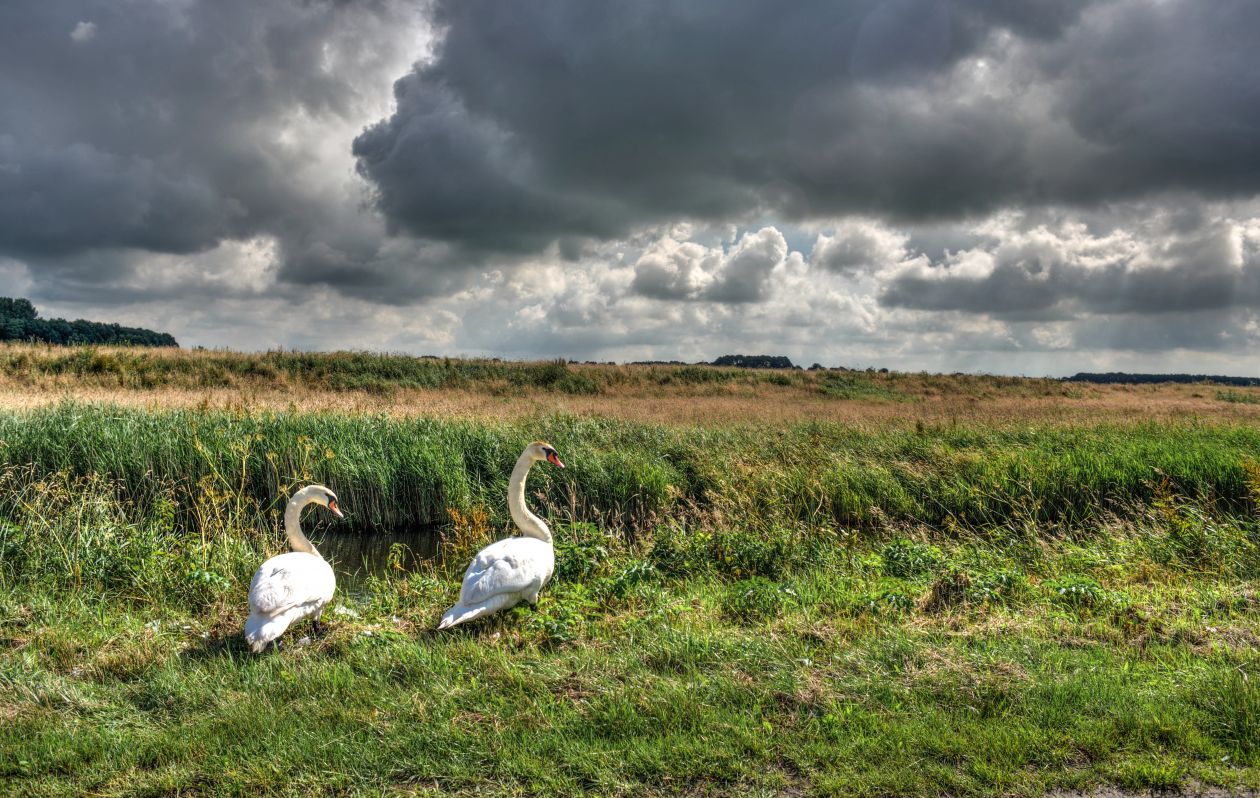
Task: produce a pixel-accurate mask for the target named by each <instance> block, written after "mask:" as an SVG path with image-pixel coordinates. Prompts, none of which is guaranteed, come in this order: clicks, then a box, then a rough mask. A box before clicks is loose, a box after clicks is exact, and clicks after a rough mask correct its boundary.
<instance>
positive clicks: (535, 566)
mask: <svg viewBox="0 0 1260 798" xmlns="http://www.w3.org/2000/svg"><path fill="white" fill-rule="evenodd" d="M546 549H547V544H545V543H543V542H542V541H541V540H534V539H533V538H508V539H507V540H500V541H499V542H498V543H491V544H490V545H489V546H486V547H485V548H484V549H482V550H481V551H480V552H479V553H478V554H477V556H476V557H475V558H473V561H472V564H471V565H469V566H468V570H467V571H466V572H464V584H463V587H462V588H460V591H459V603H460V604H463V605H465V606H469V605H472V604H480V603H481V602H483V601H486V600H487V599H489V598H492V597H493V596H498V595H503V594H505V593H522V592H525V591H526V590H531V591H532V590H534V589H537V588H538V587H540V586H541V585H542V583H543V582H545V581H546V579H547V576H548V574H546V554H548V553H549V552H547V551H546Z"/></svg>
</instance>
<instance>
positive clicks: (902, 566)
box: [879, 538, 944, 579]
mask: <svg viewBox="0 0 1260 798" xmlns="http://www.w3.org/2000/svg"><path fill="white" fill-rule="evenodd" d="M879 555H880V557H881V558H882V559H883V562H884V573H886V574H888V575H889V576H895V577H898V578H900V579H912V578H914V577H917V576H922V575H924V574H926V573H929V572H931V571H934V570H936V569H937V568H938V567H939V566H940V564H941V562H942V561H943V560H944V556H943V555H942V554H941V550H940V549H938V548H937V547H935V546H929V545H927V544H924V543H916V542H915V541H913V540H907V539H906V538H897V539H896V540H894V541H893V542H891V543H889V544H888V545H887V546H884V548H883V549H881V550H880V552H879Z"/></svg>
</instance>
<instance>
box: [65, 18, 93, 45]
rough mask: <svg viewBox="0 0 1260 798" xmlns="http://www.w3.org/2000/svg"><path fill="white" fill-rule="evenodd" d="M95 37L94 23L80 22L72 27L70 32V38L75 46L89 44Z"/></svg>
mask: <svg viewBox="0 0 1260 798" xmlns="http://www.w3.org/2000/svg"><path fill="white" fill-rule="evenodd" d="M95 36H96V23H95V22H80V23H79V24H77V25H75V26H74V30H72V31H70V38H71V39H72V40H73V41H74V43H75V44H83V43H84V42H90V41H91V40H92V39H93V38H94V37H95Z"/></svg>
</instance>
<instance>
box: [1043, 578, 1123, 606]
mask: <svg viewBox="0 0 1260 798" xmlns="http://www.w3.org/2000/svg"><path fill="white" fill-rule="evenodd" d="M1045 586H1046V589H1047V590H1049V591H1050V593H1051V595H1052V597H1053V598H1054V599H1055V601H1057V602H1059V603H1060V604H1064V605H1066V606H1068V607H1075V608H1078V609H1079V608H1086V607H1098V606H1101V605H1102V604H1104V603H1106V602H1107V601H1109V600H1110V599H1111V598H1112V597H1111V595H1110V594H1109V593H1108V592H1107V589H1106V588H1104V587H1103V586H1102V585H1100V584H1099V583H1098V580H1097V579H1094V578H1093V577H1092V576H1079V575H1076V574H1069V575H1068V576H1063V577H1060V578H1058V579H1051V580H1048V581H1047V582H1046V583H1045Z"/></svg>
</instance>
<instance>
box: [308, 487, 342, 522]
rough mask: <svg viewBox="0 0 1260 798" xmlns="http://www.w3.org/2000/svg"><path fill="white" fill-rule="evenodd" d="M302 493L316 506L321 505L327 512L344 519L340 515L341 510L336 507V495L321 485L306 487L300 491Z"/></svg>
mask: <svg viewBox="0 0 1260 798" xmlns="http://www.w3.org/2000/svg"><path fill="white" fill-rule="evenodd" d="M302 492H303V493H305V494H306V495H307V497H308V498H309V499H310V500H311V501H313V502H315V503H316V504H322V505H324V506H325V507H327V508H328V510H329V512H331V513H332V514H333V515H335V516H337V517H338V518H345V516H344V515H342V514H341V508H340V507H338V506H337V494H335V493H333V492H332V491H331V490H329V489H328V488H325V487H324V486H323V485H308V486H307V487H305V488H303V489H302Z"/></svg>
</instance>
